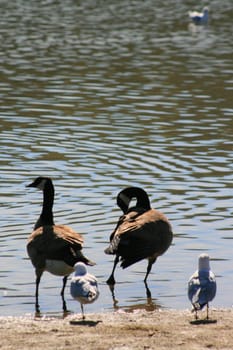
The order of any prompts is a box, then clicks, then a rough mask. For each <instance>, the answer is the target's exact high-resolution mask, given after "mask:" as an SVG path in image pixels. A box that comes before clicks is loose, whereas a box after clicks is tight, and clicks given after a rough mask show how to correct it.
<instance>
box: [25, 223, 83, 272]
mask: <svg viewBox="0 0 233 350" xmlns="http://www.w3.org/2000/svg"><path fill="white" fill-rule="evenodd" d="M82 245H83V238H82V236H81V235H80V234H78V233H77V232H75V231H74V230H73V229H72V228H70V227H69V226H65V225H53V226H50V225H48V226H41V227H39V228H38V229H36V230H34V231H33V232H32V234H31V235H30V236H29V238H28V244H27V251H28V255H29V256H30V258H31V260H32V263H33V265H38V262H39V261H41V263H40V264H42V261H43V262H44V261H45V259H58V260H65V259H66V257H67V256H72V255H73V256H74V257H75V256H76V255H77V252H78V253H79V252H80V250H81V249H82Z"/></svg>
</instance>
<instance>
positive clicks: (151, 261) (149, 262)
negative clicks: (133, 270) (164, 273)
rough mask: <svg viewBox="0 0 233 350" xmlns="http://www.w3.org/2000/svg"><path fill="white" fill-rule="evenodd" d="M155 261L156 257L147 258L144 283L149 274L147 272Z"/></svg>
mask: <svg viewBox="0 0 233 350" xmlns="http://www.w3.org/2000/svg"><path fill="white" fill-rule="evenodd" d="M155 261H156V258H149V259H148V265H147V270H146V276H145V278H144V282H145V283H146V280H147V277H148V276H149V273H150V271H151V268H152V265H153V264H154V262H155Z"/></svg>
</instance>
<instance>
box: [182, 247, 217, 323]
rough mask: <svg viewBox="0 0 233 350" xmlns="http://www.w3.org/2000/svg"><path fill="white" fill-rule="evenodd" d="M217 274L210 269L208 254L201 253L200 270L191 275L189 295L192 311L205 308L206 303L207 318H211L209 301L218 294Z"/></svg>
mask: <svg viewBox="0 0 233 350" xmlns="http://www.w3.org/2000/svg"><path fill="white" fill-rule="evenodd" d="M216 289H217V285H216V280H215V275H214V273H213V272H212V271H211V269H210V258H209V255H208V254H201V255H200V256H199V259H198V270H197V271H195V272H194V274H193V275H192V276H191V277H190V279H189V282H188V297H189V300H190V301H191V303H192V306H193V308H192V312H195V318H196V319H197V311H199V310H201V309H203V307H204V306H205V305H206V310H207V311H206V319H207V320H208V319H209V302H210V301H211V300H213V299H214V297H215V295H216Z"/></svg>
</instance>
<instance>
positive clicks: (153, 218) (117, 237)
mask: <svg viewBox="0 0 233 350" xmlns="http://www.w3.org/2000/svg"><path fill="white" fill-rule="evenodd" d="M133 198H136V205H135V206H134V207H132V208H130V207H129V204H130V201H131V200H132V199H133ZM117 204H118V206H119V207H120V208H121V209H122V211H123V213H124V214H123V215H122V216H121V217H120V218H119V221H118V223H117V226H116V228H115V230H114V231H113V233H112V234H111V236H110V245H109V247H108V248H107V249H106V250H105V253H107V254H115V255H116V258H115V261H114V266H113V271H112V274H111V275H110V277H109V279H108V281H107V283H108V284H114V283H115V279H114V271H115V268H116V265H117V263H118V262H119V260H121V266H122V267H123V268H126V267H128V266H130V265H133V264H135V263H136V262H138V261H140V260H143V259H148V267H147V272H146V276H145V279H144V281H145V282H146V280H147V277H148V275H149V273H150V271H151V267H152V265H153V263H154V262H155V261H156V259H157V257H158V256H160V255H162V254H163V253H164V252H165V251H166V250H167V249H168V248H169V246H170V244H171V242H172V237H173V234H172V228H171V225H170V223H169V221H168V219H167V217H166V216H165V215H164V214H163V213H162V212H160V211H159V210H156V209H152V208H151V207H150V202H149V198H148V195H147V193H146V192H145V191H144V190H143V189H141V188H138V187H129V188H126V189H125V190H123V191H121V192H120V193H119V194H118V197H117Z"/></svg>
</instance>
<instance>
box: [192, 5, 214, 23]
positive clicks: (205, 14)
mask: <svg viewBox="0 0 233 350" xmlns="http://www.w3.org/2000/svg"><path fill="white" fill-rule="evenodd" d="M189 18H190V19H191V20H192V21H193V23H195V24H207V23H208V20H209V9H208V7H207V6H206V7H204V8H203V11H202V12H197V11H189Z"/></svg>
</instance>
